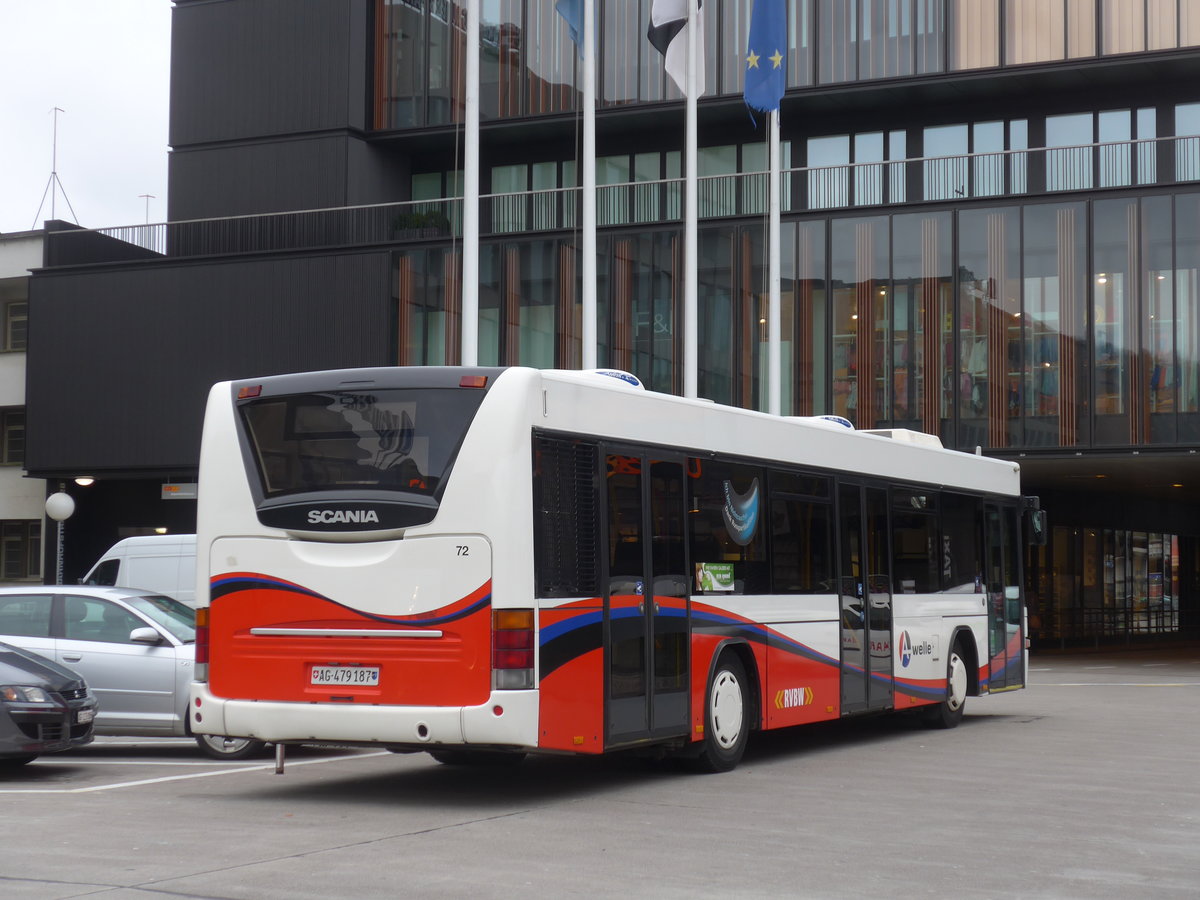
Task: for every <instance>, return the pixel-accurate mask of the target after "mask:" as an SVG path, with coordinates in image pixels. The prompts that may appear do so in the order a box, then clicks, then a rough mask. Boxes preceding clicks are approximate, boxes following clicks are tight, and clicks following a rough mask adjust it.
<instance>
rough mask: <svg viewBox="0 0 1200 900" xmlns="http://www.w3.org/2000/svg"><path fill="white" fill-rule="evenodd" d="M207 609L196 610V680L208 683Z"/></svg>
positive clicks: (203, 607) (205, 607)
mask: <svg viewBox="0 0 1200 900" xmlns="http://www.w3.org/2000/svg"><path fill="white" fill-rule="evenodd" d="M208 648H209V643H208V607H207V606H202V607H200V609H198V610H196V671H195V675H196V680H197V681H208Z"/></svg>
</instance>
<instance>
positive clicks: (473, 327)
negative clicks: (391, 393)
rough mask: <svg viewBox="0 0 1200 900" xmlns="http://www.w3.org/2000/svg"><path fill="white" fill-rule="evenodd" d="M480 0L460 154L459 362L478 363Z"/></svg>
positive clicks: (472, 20)
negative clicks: (460, 323)
mask: <svg viewBox="0 0 1200 900" xmlns="http://www.w3.org/2000/svg"><path fill="white" fill-rule="evenodd" d="M479 9H480V3H479V0H468V3H467V34H466V54H467V59H466V98H465V103H466V110H465V115H466V123H465V132H466V135H465V140H464V145H465V146H464V155H463V260H462V364H463V365H464V366H477V365H479Z"/></svg>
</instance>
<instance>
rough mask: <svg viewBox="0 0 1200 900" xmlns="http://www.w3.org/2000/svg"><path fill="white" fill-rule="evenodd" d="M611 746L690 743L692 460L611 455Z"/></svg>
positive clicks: (607, 608) (607, 616)
mask: <svg viewBox="0 0 1200 900" xmlns="http://www.w3.org/2000/svg"><path fill="white" fill-rule="evenodd" d="M605 462H606V490H605V499H606V504H607V517H606V518H607V526H608V528H607V548H608V560H607V562H608V581H607V589H606V591H605V597H604V627H605V648H606V684H607V691H606V697H607V714H606V723H607V724H606V745H607V746H615V745H619V744H627V743H632V742H635V741H639V740H645V739H647V738H661V737H668V736H671V735H676V734H680V735H681V734H686V733H687V728H688V686H689V682H690V680H689V677H688V674H689V656H688V634H689V626H688V614H689V604H688V596H689V593H690V592H689V586H690V581H689V579H688V578H687V564H686V563H687V559H686V553H685V543H684V526H685V522H686V514H687V507H686V505H685V500H686V491H685V481H684V466H683V460H682V459H669V460H668V459H653V458H651V457H649V456H647V455H644V454H641V453H620V452H609V453H608V454H607V455H606V457H605Z"/></svg>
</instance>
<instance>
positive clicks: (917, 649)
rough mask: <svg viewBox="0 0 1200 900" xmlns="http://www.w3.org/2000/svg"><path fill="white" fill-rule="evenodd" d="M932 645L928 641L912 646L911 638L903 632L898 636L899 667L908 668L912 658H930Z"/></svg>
mask: <svg viewBox="0 0 1200 900" xmlns="http://www.w3.org/2000/svg"><path fill="white" fill-rule="evenodd" d="M932 655H933V644H931V643H929V641H921V643H919V644H914V643H913V642H912V638H910V637H909V636H908V632H907V631H905V632H903V633H902V634H901V635H900V665H902V666H904V667H905V668H908V664H909V663H910V662H912V658H913V657H914V656H932Z"/></svg>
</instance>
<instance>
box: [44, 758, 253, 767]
mask: <svg viewBox="0 0 1200 900" xmlns="http://www.w3.org/2000/svg"><path fill="white" fill-rule="evenodd" d="M38 765H39V766H244V765H245V763H241V762H222V761H221V760H219V759H214V760H212V761H210V762H201V761H197V760H165V759H88V758H87V757H85V756H75V757H68V758H63V759H43V758H41V757H39V758H38ZM272 765H274V764H273V763H272Z"/></svg>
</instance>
